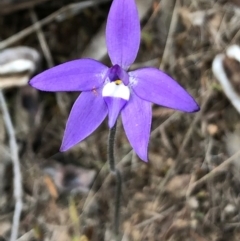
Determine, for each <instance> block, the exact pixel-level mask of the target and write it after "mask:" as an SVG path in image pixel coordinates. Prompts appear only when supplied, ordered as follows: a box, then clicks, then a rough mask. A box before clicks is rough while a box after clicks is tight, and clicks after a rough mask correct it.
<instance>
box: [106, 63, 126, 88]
mask: <svg viewBox="0 0 240 241" xmlns="http://www.w3.org/2000/svg"><path fill="white" fill-rule="evenodd" d="M108 78H109V80H110V82H115V81H119V80H121V81H122V82H123V84H124V85H128V84H129V77H128V74H127V72H125V70H123V69H122V68H121V67H120V66H119V65H117V64H116V65H114V66H112V67H111V68H110V69H109V71H108ZM117 83H118V82H116V84H117Z"/></svg>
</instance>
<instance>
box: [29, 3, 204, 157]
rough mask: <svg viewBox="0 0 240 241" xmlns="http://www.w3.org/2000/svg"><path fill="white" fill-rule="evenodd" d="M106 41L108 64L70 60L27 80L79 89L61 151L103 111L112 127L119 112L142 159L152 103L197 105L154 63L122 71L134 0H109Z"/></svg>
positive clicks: (131, 41)
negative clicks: (109, 61) (108, 65)
mask: <svg viewBox="0 0 240 241" xmlns="http://www.w3.org/2000/svg"><path fill="white" fill-rule="evenodd" d="M106 42H107V49H108V54H109V57H110V59H111V62H112V67H110V68H109V67H107V66H105V65H103V64H102V63H100V62H98V61H96V60H93V59H79V60H74V61H70V62H67V63H64V64H61V65H58V66H56V67H53V68H51V69H49V70H47V71H44V72H43V73H41V74H39V75H37V76H35V77H34V78H33V79H32V80H31V81H30V85H31V86H33V87H35V88H37V89H39V90H43V91H82V93H81V94H80V96H79V97H78V98H77V100H76V102H75V103H74V105H73V107H72V110H71V113H70V115H69V118H68V121H67V124H66V129H65V133H64V137H63V141H62V146H61V149H60V150H61V151H66V150H68V149H69V148H71V147H72V146H74V145H76V144H77V143H79V142H80V141H82V140H83V139H85V138H86V137H87V136H89V135H90V134H91V133H92V132H93V131H94V130H95V129H96V128H97V127H98V126H99V125H100V124H101V123H102V122H103V120H104V119H105V118H106V116H107V115H108V117H109V119H108V125H109V127H110V128H112V127H113V126H114V124H115V123H116V120H117V118H118V116H119V114H120V113H121V117H122V123H123V127H124V129H125V132H126V135H127V138H128V140H129V142H130V143H131V145H132V147H133V149H134V151H135V152H136V153H137V155H138V156H139V157H140V158H141V159H142V160H144V161H147V149H148V142H149V137H150V129H151V119H152V107H151V103H155V104H158V105H161V106H164V107H168V108H172V109H176V110H180V111H184V112H196V111H198V110H199V106H198V104H197V103H196V102H195V101H194V99H193V98H192V97H191V96H190V95H189V94H188V93H187V92H186V91H185V90H184V89H183V88H182V87H181V86H180V85H179V84H178V83H177V82H176V81H175V80H173V79H172V78H171V77H169V76H168V75H166V74H165V73H163V72H162V71H160V70H158V69H156V68H141V69H138V70H135V71H130V72H127V70H128V69H129V67H130V65H131V64H132V63H133V62H134V60H135V59H136V56H137V52H138V49H139V45H140V22H139V18H138V12H137V7H136V4H135V1H134V0H114V1H113V2H112V6H111V9H110V12H109V15H108V20H107V27H106Z"/></svg>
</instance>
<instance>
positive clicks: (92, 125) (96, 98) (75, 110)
mask: <svg viewBox="0 0 240 241" xmlns="http://www.w3.org/2000/svg"><path fill="white" fill-rule="evenodd" d="M106 116H107V105H106V104H105V102H104V100H103V98H102V94H101V89H98V90H94V91H88V92H82V94H80V96H79V97H78V98H77V100H76V101H75V103H74V105H73V107H72V110H71V113H70V115H69V118H68V121H67V124H66V129H65V132H64V137H63V141H62V146H61V148H60V150H61V151H66V150H68V149H69V148H71V147H72V146H74V145H76V144H77V143H78V142H80V141H82V140H83V139H84V138H86V137H87V136H89V135H90V134H91V133H92V132H93V131H94V130H95V129H96V128H97V127H98V126H99V125H100V124H101V123H102V122H103V120H104V119H105V117H106Z"/></svg>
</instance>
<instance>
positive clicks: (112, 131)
mask: <svg viewBox="0 0 240 241" xmlns="http://www.w3.org/2000/svg"><path fill="white" fill-rule="evenodd" d="M116 129H117V122H116V123H115V125H114V126H113V127H112V128H111V129H110V132H109V137H108V160H109V168H110V171H111V173H112V174H114V175H115V177H116V194H115V213H114V232H115V234H116V235H118V234H119V220H120V207H121V191H122V175H121V172H120V171H119V170H118V169H117V168H116V166H115V156H114V143H115V135H116Z"/></svg>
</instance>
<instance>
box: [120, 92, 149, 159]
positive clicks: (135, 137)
mask: <svg viewBox="0 0 240 241" xmlns="http://www.w3.org/2000/svg"><path fill="white" fill-rule="evenodd" d="M121 113H122V122H123V127H124V130H125V132H126V135H127V138H128V140H129V142H130V144H131V146H132V147H133V149H134V151H135V152H136V153H137V155H138V156H139V157H140V159H142V160H143V161H145V162H147V161H148V155H147V154H148V153H147V151H148V142H149V137H150V130H151V122H152V106H151V103H149V102H147V101H145V100H142V99H140V98H138V96H136V95H135V94H134V93H132V94H131V97H130V100H129V101H128V104H127V105H126V106H125V107H124V108H123V110H122V112H121Z"/></svg>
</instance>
